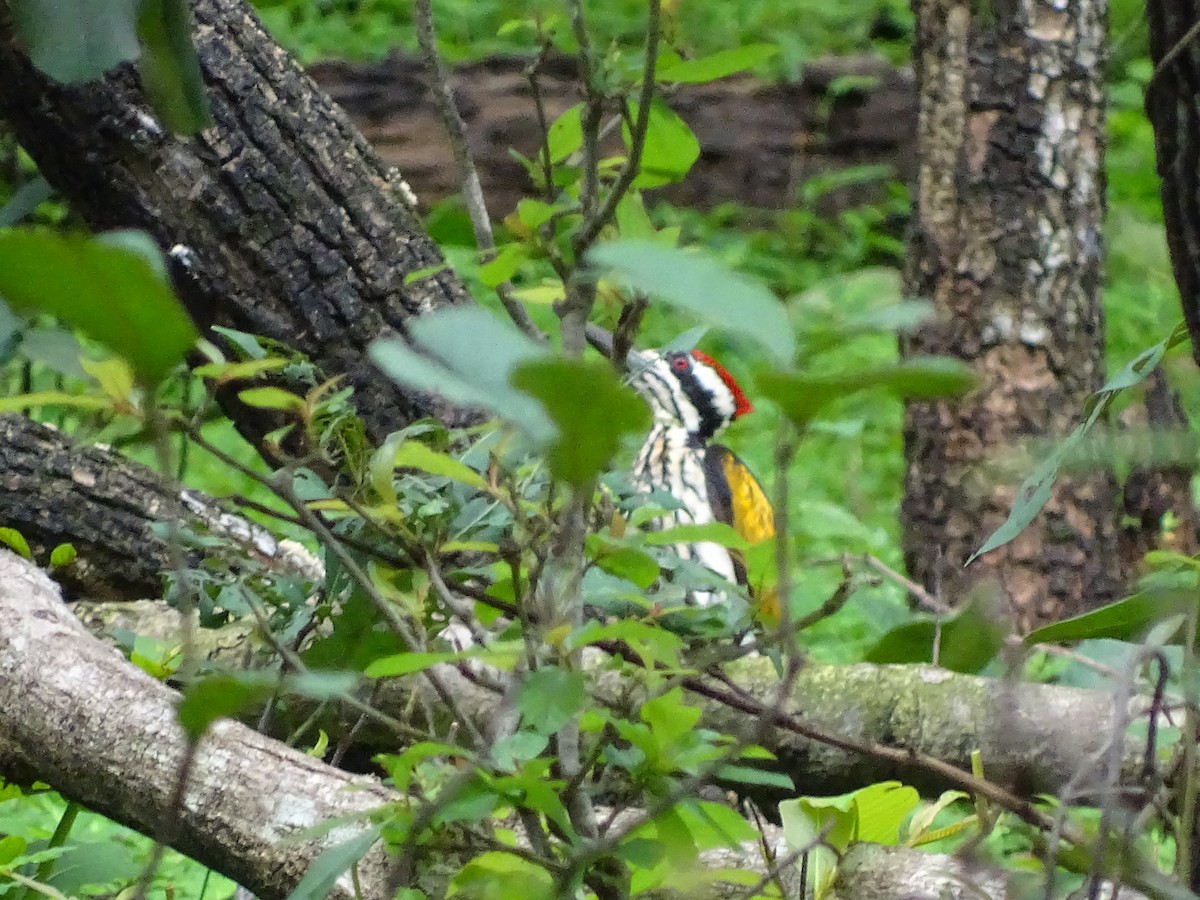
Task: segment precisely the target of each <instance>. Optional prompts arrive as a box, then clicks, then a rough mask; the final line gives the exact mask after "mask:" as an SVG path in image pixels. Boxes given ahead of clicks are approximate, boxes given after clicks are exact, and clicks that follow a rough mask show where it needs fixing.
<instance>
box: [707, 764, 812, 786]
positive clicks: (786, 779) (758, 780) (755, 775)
mask: <svg viewBox="0 0 1200 900" xmlns="http://www.w3.org/2000/svg"><path fill="white" fill-rule="evenodd" d="M716 777H717V778H719V779H721V780H722V781H733V782H737V783H739V784H756V785H766V786H767V787H774V788H782V789H783V790H785V791H792V792H794V791H795V790H796V784H795V782H793V781H792V778H791V776H790V775H785V774H784V773H782V772H772V771H770V770H769V769H756V768H754V767H753V766H734V765H725V766H721V767H720V768H719V769H717V771H716Z"/></svg>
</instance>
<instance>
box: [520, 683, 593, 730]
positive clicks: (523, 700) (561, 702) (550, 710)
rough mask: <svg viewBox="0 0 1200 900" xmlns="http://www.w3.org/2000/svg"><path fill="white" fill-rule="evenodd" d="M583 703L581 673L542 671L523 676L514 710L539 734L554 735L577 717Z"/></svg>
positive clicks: (585, 698)
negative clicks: (518, 711)
mask: <svg viewBox="0 0 1200 900" xmlns="http://www.w3.org/2000/svg"><path fill="white" fill-rule="evenodd" d="M586 700H587V690H586V687H585V682H584V677H583V674H582V673H580V672H570V671H568V670H566V669H556V668H541V669H538V670H537V671H535V672H530V673H529V674H528V675H527V676H526V677H525V680H524V682H522V684H521V690H520V692H519V693H518V695H517V708H518V709H519V710H520V711H521V717H522V720H523V721H524V722H525V724H526V725H527V726H528V727H529V728H531V729H533V730H534V731H537V732H538V733H539V734H553V733H554V732H556V731H558V730H559V729H560V728H562V727H563V726H564V725H566V724H567V723H568V722H570V721H571V719H573V718H574V717H575V716H576V715H578V714H579V711H580V710H581V709H583V704H584V701H586Z"/></svg>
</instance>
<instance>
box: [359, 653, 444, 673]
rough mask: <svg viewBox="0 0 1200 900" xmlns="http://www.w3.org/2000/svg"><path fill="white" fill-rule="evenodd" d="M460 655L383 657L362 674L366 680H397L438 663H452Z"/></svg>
mask: <svg viewBox="0 0 1200 900" xmlns="http://www.w3.org/2000/svg"><path fill="white" fill-rule="evenodd" d="M461 658H462V654H461V653H456V652H453V651H446V652H444V653H432V652H428V653H397V654H396V655H395V656H385V657H383V658H382V659H377V660H375V662H373V663H371V664H370V665H369V666H367V668H366V670H365V671H364V672H363V674H364V675H366V676H367V677H368V678H398V677H400V676H402V675H412V674H413V673H414V672H423V671H425V670H426V669H429V668H432V667H433V666H436V665H438V664H439V663H446V662H453V661H454V660H456V659H461Z"/></svg>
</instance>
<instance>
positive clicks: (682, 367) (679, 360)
mask: <svg viewBox="0 0 1200 900" xmlns="http://www.w3.org/2000/svg"><path fill="white" fill-rule="evenodd" d="M691 367H692V361H691V360H690V359H688V358H687V357H686V356H684V355H683V354H680V355H679V356H676V357H674V358H673V359H672V360H671V368H672V369H674V370H675V371H676V372H686V371H687V370H688V369H690V368H691Z"/></svg>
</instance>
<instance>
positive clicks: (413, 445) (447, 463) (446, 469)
mask: <svg viewBox="0 0 1200 900" xmlns="http://www.w3.org/2000/svg"><path fill="white" fill-rule="evenodd" d="M392 465H393V466H395V467H396V468H397V469H416V470H418V471H420V472H425V473H426V474H429V475H439V476H441V477H442V478H449V479H450V480H451V481H458V482H461V483H463V484H465V485H468V486H470V487H473V488H477V489H478V490H481V491H482V490H485V489H486V488H487V482H486V481H484V480H483V476H482V475H480V474H479V473H478V472H476V471H475V470H474V469H472V468H471V467H470V466H468V465H467V464H466V463H463V462H459V461H458V460H457V459H455V458H454V457H453V456H450V455H449V454H446V453H439V452H438V451H437V450H434V449H432V448H431V447H429V446H428V445H427V444H422V443H421V442H420V441H405V442H404V443H403V444H401V445H400V446H399V447H397V448H396V451H395V454H394V455H393V457H392Z"/></svg>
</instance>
